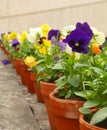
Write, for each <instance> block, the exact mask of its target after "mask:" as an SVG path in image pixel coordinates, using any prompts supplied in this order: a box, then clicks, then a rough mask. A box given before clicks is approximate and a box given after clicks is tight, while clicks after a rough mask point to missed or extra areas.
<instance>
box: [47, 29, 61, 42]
mask: <svg viewBox="0 0 107 130" xmlns="http://www.w3.org/2000/svg"><path fill="white" fill-rule="evenodd" d="M53 37H54V38H55V39H56V40H59V38H60V33H59V30H55V29H52V30H50V31H49V33H48V40H52V39H53Z"/></svg>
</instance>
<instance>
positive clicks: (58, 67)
mask: <svg viewBox="0 0 107 130" xmlns="http://www.w3.org/2000/svg"><path fill="white" fill-rule="evenodd" d="M52 69H56V70H59V69H60V70H62V69H63V66H62V64H61V62H58V63H56V64H55V66H54V67H53V68H52Z"/></svg>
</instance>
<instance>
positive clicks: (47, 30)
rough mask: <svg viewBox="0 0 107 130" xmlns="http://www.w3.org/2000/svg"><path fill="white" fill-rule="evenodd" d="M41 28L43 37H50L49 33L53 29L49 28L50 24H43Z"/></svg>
mask: <svg viewBox="0 0 107 130" xmlns="http://www.w3.org/2000/svg"><path fill="white" fill-rule="evenodd" d="M41 28H42V33H43V36H45V37H47V36H48V32H49V30H50V29H51V28H50V27H49V25H48V24H42V26H41Z"/></svg>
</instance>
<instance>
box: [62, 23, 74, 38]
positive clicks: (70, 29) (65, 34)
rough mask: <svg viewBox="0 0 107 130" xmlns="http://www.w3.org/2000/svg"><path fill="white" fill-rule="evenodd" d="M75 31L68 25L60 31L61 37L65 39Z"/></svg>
mask: <svg viewBox="0 0 107 130" xmlns="http://www.w3.org/2000/svg"><path fill="white" fill-rule="evenodd" d="M74 29H75V26H72V25H69V26H66V27H64V28H62V29H61V35H62V36H63V38H65V37H66V36H67V35H68V34H69V33H70V32H71V31H73V30H74Z"/></svg>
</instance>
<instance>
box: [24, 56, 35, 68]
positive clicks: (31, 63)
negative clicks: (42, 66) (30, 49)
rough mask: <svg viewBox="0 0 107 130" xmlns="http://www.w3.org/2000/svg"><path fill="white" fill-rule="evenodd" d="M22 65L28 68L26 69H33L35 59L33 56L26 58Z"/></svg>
mask: <svg viewBox="0 0 107 130" xmlns="http://www.w3.org/2000/svg"><path fill="white" fill-rule="evenodd" d="M24 63H25V64H26V65H27V66H28V67H34V66H35V65H36V61H35V58H34V57H33V56H27V57H26V58H25V59H24Z"/></svg>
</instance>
